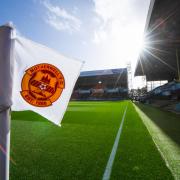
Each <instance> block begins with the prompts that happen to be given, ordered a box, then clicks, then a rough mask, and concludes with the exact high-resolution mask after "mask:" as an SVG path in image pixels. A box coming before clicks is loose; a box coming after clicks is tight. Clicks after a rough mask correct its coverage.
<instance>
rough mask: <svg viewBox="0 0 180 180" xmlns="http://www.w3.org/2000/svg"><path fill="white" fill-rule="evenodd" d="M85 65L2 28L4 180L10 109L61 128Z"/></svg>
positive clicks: (0, 152) (0, 175)
mask: <svg viewBox="0 0 180 180" xmlns="http://www.w3.org/2000/svg"><path fill="white" fill-rule="evenodd" d="M82 65H83V63H82V62H80V61H76V60H73V59H70V58H67V57H65V56H63V55H61V54H59V53H58V52H56V51H54V50H52V49H50V48H47V47H45V46H43V45H41V44H38V43H35V42H33V41H30V40H28V39H25V38H22V37H18V36H14V35H13V27H12V26H11V25H4V26H0V180H1V179H2V180H9V150H10V108H12V110H15V111H21V110H32V111H35V112H36V113H38V114H40V115H42V116H44V117H45V118H46V119H48V120H49V121H51V122H53V123H55V124H56V125H60V123H61V120H62V118H63V115H64V113H65V111H66V108H67V106H68V102H69V100H70V97H71V93H72V91H73V88H74V85H75V83H76V80H77V78H78V76H79V74H80V70H81V67H82ZM25 118H26V117H25Z"/></svg>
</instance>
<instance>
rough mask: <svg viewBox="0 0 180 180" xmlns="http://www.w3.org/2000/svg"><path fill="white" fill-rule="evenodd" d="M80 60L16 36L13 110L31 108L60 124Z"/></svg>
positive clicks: (77, 73)
mask: <svg viewBox="0 0 180 180" xmlns="http://www.w3.org/2000/svg"><path fill="white" fill-rule="evenodd" d="M81 67H82V62H80V61H76V60H73V59H70V58H67V57H65V56H63V55H61V54H59V53H57V52H55V51H54V50H52V49H49V48H47V47H45V46H43V45H41V44H38V43H35V42H33V41H30V40H28V39H25V38H22V37H18V36H16V37H15V45H14V79H13V93H12V102H13V104H12V110H15V111H19V110H32V111H34V112H37V113H38V114H40V115H42V116H44V117H45V118H47V119H48V120H50V121H52V122H53V123H55V124H57V125H59V124H60V122H61V120H62V118H63V115H64V113H65V111H66V108H67V105H68V102H69V100H70V97H71V93H72V91H73V88H74V85H75V82H76V80H77V78H78V76H79V73H80V69H81Z"/></svg>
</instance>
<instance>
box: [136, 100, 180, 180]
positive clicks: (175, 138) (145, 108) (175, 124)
mask: <svg viewBox="0 0 180 180" xmlns="http://www.w3.org/2000/svg"><path fill="white" fill-rule="evenodd" d="M135 107H136V109H137V111H138V113H139V115H140V116H141V117H142V119H143V121H144V124H145V125H146V127H147V128H148V130H149V132H150V134H151V136H152V138H153V140H154V141H155V143H156V144H157V146H158V148H159V149H160V151H161V154H162V155H163V157H164V158H165V160H166V162H167V164H168V166H169V168H170V169H171V172H172V174H173V176H174V177H175V179H177V180H179V179H180V168H179V167H180V115H178V114H174V113H171V112H166V111H163V110H161V109H158V108H154V107H152V106H149V105H144V104H139V103H136V106H135ZM137 107H138V108H137Z"/></svg>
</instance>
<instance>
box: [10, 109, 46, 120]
mask: <svg viewBox="0 0 180 180" xmlns="http://www.w3.org/2000/svg"><path fill="white" fill-rule="evenodd" d="M11 119H12V120H16V121H21V120H23V121H39V122H45V121H47V120H46V119H45V118H43V117H42V116H41V115H39V114H37V113H35V112H33V111H21V112H16V111H13V112H11Z"/></svg>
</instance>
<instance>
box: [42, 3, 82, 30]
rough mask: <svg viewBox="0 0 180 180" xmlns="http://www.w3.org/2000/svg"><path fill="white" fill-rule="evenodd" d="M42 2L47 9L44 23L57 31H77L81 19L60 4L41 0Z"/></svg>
mask: <svg viewBox="0 0 180 180" xmlns="http://www.w3.org/2000/svg"><path fill="white" fill-rule="evenodd" d="M42 4H43V5H44V7H45V8H46V9H47V16H46V18H45V21H46V23H48V24H49V25H50V26H52V27H53V28H55V29H56V30H59V31H66V30H67V31H69V32H70V33H72V32H74V31H79V30H80V27H81V20H80V19H79V18H77V17H75V16H74V15H73V14H71V13H69V12H67V11H66V10H65V9H64V8H62V7H60V6H55V5H53V4H51V3H50V2H48V1H43V2H42Z"/></svg>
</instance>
